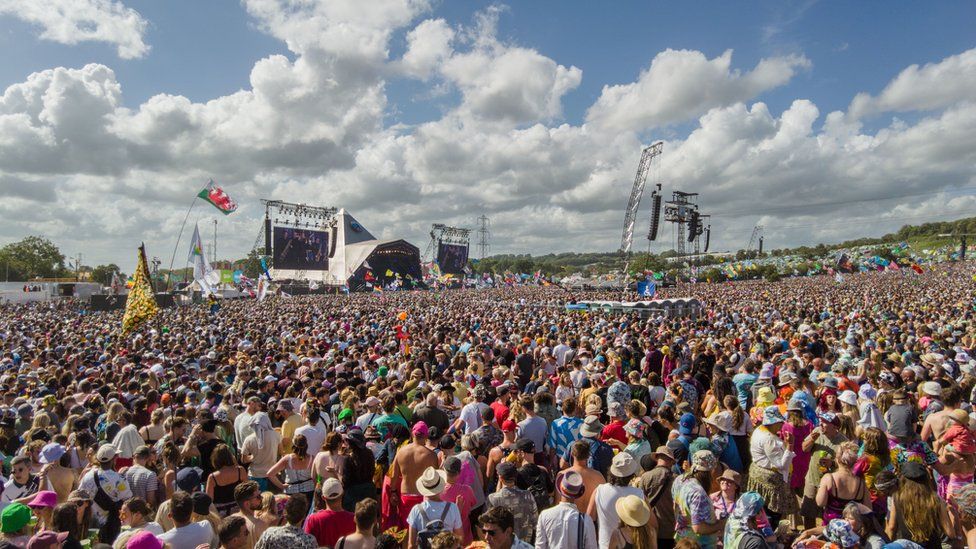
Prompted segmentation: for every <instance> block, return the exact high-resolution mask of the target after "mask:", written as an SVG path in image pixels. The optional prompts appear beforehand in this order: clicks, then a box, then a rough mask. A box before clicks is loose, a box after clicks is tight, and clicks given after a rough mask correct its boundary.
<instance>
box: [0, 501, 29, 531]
mask: <svg viewBox="0 0 976 549" xmlns="http://www.w3.org/2000/svg"><path fill="white" fill-rule="evenodd" d="M31 516H33V515H32V514H31V510H30V508H29V507H27V506H26V505H24V504H23V503H11V504H10V505H8V506H6V507H4V508H3V512H2V513H0V532H3V533H4V534H16V533H17V532H20V531H21V530H23V529H24V526H27V524H28V523H29V522H30V520H31Z"/></svg>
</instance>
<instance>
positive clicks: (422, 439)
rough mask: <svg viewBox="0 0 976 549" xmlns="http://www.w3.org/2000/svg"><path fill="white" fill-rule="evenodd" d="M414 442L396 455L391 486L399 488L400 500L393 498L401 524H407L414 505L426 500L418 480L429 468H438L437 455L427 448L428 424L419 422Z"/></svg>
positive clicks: (413, 430)
mask: <svg viewBox="0 0 976 549" xmlns="http://www.w3.org/2000/svg"><path fill="white" fill-rule="evenodd" d="M411 432H412V434H413V442H411V443H410V444H407V445H406V446H404V447H403V448H401V449H400V450H399V451H397V453H396V457H395V458H394V459H393V478H392V483H391V486H398V487H399V490H398V492H397V493H394V494H391V496H393V495H399V497H398V498H391V500H392V501H393V502H395V503H396V504H397V505H396V507H397V508H398V509H397V513H398V514H399V516H400V523H401V524H406V523H407V516H408V515H409V514H410V510H411V509H413V506H414V505H417V504H418V503H420V502H421V501H423V500H424V496H422V495H420V493H418V492H417V479H419V478H420V476H421V475H423V473H424V471H425V470H427V468H428V467H433V468H435V469H436V468H437V454H435V453H434V452H433V451H432V450H430V449H429V448H427V437H428V435H429V433H428V430H427V424H426V423H424V422H423V421H418V422H417V423H416V424H415V425H414V426H413V429H412V431H411Z"/></svg>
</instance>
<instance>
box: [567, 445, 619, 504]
mask: <svg viewBox="0 0 976 549" xmlns="http://www.w3.org/2000/svg"><path fill="white" fill-rule="evenodd" d="M569 448H570V450H569V451H570V454H571V455H572V457H573V465H572V466H571V467H568V468H566V469H563V470H562V471H560V474H562V473H565V472H567V471H575V472H577V473H579V475H580V476H581V477H582V478H583V486H584V487H585V491H584V492H583V495H582V496H580V497H578V498H576V501H575V503H576V507H577V508H578V509H579V510H580V512H581V513H585V512H586V509H587V508H588V506H589V505H590V498H591V497H593V493H594V492H596V488H597V486H599V485H601V484H604V483H606V481H607V479H606V478H605V477H604V476H603V475H601V474H600V471H597V470H596V469H591V468H589V467H587V466H586V463H587V460H589V459H590V445H589V443H587V442H586V441H585V440H577V441H576V442H574V443H573V445H572V446H570V447H569Z"/></svg>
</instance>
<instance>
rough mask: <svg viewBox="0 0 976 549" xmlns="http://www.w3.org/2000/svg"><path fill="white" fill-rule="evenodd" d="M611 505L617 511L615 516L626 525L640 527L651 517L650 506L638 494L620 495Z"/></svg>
mask: <svg viewBox="0 0 976 549" xmlns="http://www.w3.org/2000/svg"><path fill="white" fill-rule="evenodd" d="M613 507H614V509H615V510H616V511H617V516H619V517H620V520H621V521H622V522H623V523H624V524H626V525H627V526H631V527H634V528H640V527H641V526H644V525H645V524H647V521H648V520H650V519H651V508H650V507H648V505H647V502H645V501H644V498H641V497H638V496H633V495H631V496H625V497H622V498H620V499H618V500H617V501H616V502H614V504H613Z"/></svg>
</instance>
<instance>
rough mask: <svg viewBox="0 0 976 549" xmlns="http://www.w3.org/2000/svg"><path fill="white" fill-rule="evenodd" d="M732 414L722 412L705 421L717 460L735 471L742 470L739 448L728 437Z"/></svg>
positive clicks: (729, 436)
mask: <svg viewBox="0 0 976 549" xmlns="http://www.w3.org/2000/svg"><path fill="white" fill-rule="evenodd" d="M732 421H733V420H732V413H731V412H728V411H722V412H719V413H717V414H714V415H712V417H710V418H708V419H706V420H705V424H706V425H708V430H709V431H710V432H711V434H712V437H711V444H712V449H713V450H714V451H715V452H716V453H717V454H718V459H719V461H721V462H722V463H724V464H725V465H726V466H727V467H731V468H732V469H735V470H736V471H741V470H743V464H742V458H741V457H740V456H739V447H738V446H737V445H736V443H735V441H734V440H733V439H732V436H731V435H730V433H731V431H732Z"/></svg>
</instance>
